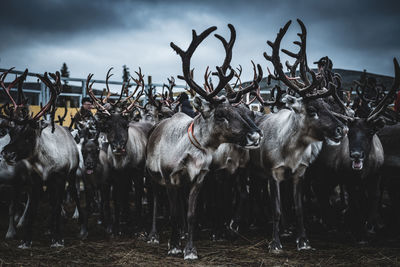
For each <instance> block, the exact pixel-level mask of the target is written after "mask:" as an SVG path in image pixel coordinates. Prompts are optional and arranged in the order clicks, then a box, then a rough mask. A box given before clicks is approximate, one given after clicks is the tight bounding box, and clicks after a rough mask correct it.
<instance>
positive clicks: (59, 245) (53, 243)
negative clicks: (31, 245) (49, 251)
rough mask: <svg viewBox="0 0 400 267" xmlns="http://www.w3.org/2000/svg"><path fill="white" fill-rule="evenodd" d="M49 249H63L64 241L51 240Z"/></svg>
mask: <svg viewBox="0 0 400 267" xmlns="http://www.w3.org/2000/svg"><path fill="white" fill-rule="evenodd" d="M50 247H51V248H63V247H64V239H62V240H59V241H55V240H52V241H51V245H50Z"/></svg>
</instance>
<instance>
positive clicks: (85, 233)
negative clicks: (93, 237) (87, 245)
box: [79, 229, 89, 240]
mask: <svg viewBox="0 0 400 267" xmlns="http://www.w3.org/2000/svg"><path fill="white" fill-rule="evenodd" d="M88 235H89V233H88V231H87V230H84V229H82V230H81V232H80V233H79V238H80V239H81V240H86V239H87V238H88Z"/></svg>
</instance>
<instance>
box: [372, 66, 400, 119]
mask: <svg viewBox="0 0 400 267" xmlns="http://www.w3.org/2000/svg"><path fill="white" fill-rule="evenodd" d="M393 64H394V75H395V76H394V81H393V84H392V88H391V89H390V90H389V92H388V93H387V94H386V95H385V97H384V98H383V99H382V100H381V101H380V102H379V104H378V105H377V106H376V107H375V108H374V110H372V111H371V113H370V114H369V115H368V118H367V121H368V122H369V121H374V120H375V119H376V118H377V117H378V116H380V114H381V113H382V112H384V111H385V109H386V107H387V106H388V105H389V104H390V102H392V101H393V100H392V99H393V98H394V97H395V96H396V91H397V89H399V86H400V67H399V63H398V62H397V59H396V58H394V59H393Z"/></svg>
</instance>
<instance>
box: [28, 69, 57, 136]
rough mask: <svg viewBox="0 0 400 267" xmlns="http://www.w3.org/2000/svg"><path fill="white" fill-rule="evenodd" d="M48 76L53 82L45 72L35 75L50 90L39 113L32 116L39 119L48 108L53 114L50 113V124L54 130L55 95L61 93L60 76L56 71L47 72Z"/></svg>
mask: <svg viewBox="0 0 400 267" xmlns="http://www.w3.org/2000/svg"><path fill="white" fill-rule="evenodd" d="M49 75H50V77H51V78H52V79H53V80H54V83H52V82H51V81H50V79H49V76H48V75H47V72H45V73H44V75H43V76H42V75H39V74H36V77H38V78H39V79H40V80H41V81H42V82H43V83H44V84H45V85H46V86H47V87H48V88H49V90H50V100H49V102H47V104H46V105H44V106H43V107H42V108H41V110H40V111H39V113H37V114H36V115H35V116H34V117H33V120H39V119H40V117H42V116H43V115H44V114H46V113H47V112H48V111H49V110H50V112H51V113H52V114H53V115H52V125H53V130H54V112H55V109H56V101H57V96H58V95H59V94H60V93H61V78H60V73H59V72H58V71H57V72H56V74H54V73H49Z"/></svg>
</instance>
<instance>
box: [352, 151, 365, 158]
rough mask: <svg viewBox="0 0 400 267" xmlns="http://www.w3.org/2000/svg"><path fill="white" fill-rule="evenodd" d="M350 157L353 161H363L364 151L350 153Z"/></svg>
mask: <svg viewBox="0 0 400 267" xmlns="http://www.w3.org/2000/svg"><path fill="white" fill-rule="evenodd" d="M350 157H351V158H353V159H363V158H364V151H354V150H352V151H350Z"/></svg>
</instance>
